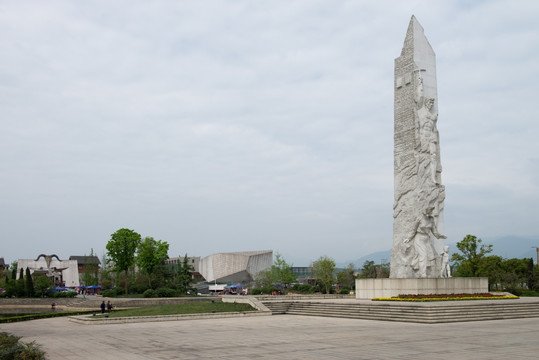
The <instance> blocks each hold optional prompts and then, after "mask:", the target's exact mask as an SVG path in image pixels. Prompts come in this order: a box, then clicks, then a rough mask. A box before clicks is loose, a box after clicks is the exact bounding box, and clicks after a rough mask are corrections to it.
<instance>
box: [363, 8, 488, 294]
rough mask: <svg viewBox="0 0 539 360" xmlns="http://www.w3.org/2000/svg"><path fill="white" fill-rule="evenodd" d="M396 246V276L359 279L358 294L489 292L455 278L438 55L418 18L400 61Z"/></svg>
mask: <svg viewBox="0 0 539 360" xmlns="http://www.w3.org/2000/svg"><path fill="white" fill-rule="evenodd" d="M394 86H395V100H394V170H395V172H394V191H395V202H394V205H393V247H392V250H391V268H390V278H388V279H387V278H386V279H358V280H356V297H357V298H360V299H369V298H373V297H392V296H398V295H402V294H455V293H486V292H488V279H487V278H451V271H450V268H449V265H448V261H449V248H448V247H447V246H444V243H443V239H445V238H446V237H445V235H443V210H444V199H445V187H444V186H443V185H442V178H441V173H442V165H441V161H440V136H439V134H438V128H437V122H438V94H437V84H436V55H435V54H434V51H433V49H432V47H431V46H430V44H429V42H428V40H427V38H426V37H425V34H424V31H423V27H422V26H421V25H420V24H419V22H418V21H417V19H416V18H415V17H414V16H412V19H411V20H410V25H409V26H408V31H407V33H406V38H405V40H404V46H403V48H402V52H401V55H400V56H399V57H398V58H396V59H395V82H394Z"/></svg>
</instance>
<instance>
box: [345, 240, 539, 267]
mask: <svg viewBox="0 0 539 360" xmlns="http://www.w3.org/2000/svg"><path fill="white" fill-rule="evenodd" d="M481 240H483V244H487V245H488V244H491V245H492V248H493V251H492V253H490V255H498V256H501V257H503V258H506V259H511V258H518V259H522V258H533V260H534V261H537V250H536V249H534V248H532V246H538V247H539V236H534V237H531V236H530V237H525V236H516V235H507V236H502V237H495V238H481ZM447 245H449V246H450V247H451V250H450V251H451V253H452V252H455V251H458V250H457V242H454V243H447ZM390 259H391V250H386V251H377V252H374V253H372V254H369V255H365V256H362V257H360V258H359V259H355V260H350V261H348V262H346V263H339V264H337V266H338V267H346V266H348V264H350V263H353V264H354V265H355V266H356V267H358V268H360V267H362V266H363V264H364V263H365V261H374V262H375V263H376V264H380V263H381V262H389V260H390Z"/></svg>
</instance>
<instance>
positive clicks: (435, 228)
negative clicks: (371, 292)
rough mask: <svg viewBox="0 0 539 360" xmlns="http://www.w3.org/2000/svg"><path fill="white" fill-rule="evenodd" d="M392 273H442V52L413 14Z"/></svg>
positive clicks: (402, 84) (397, 126)
mask: <svg viewBox="0 0 539 360" xmlns="http://www.w3.org/2000/svg"><path fill="white" fill-rule="evenodd" d="M394 87H395V100H394V101H395V102H394V192H395V202H394V205H393V211H394V212H393V218H394V221H393V248H392V251H391V275H390V277H392V278H427V277H428V278H432V277H441V276H442V275H441V249H442V247H443V240H442V239H443V238H445V236H444V235H442V232H443V209H444V198H445V188H444V186H443V185H442V180H441V172H442V167H441V163H440V140H439V134H438V130H437V126H436V125H437V121H438V94H437V85H436V55H435V54H434V51H433V49H432V47H431V46H430V44H429V42H428V40H427V38H426V37H425V34H424V31H423V27H422V26H421V25H420V24H419V22H418V21H417V19H416V18H415V16H412V19H411V20H410V24H409V26H408V31H407V33H406V38H405V40H404V46H403V48H402V52H401V55H400V56H399V57H398V58H396V59H395V84H394Z"/></svg>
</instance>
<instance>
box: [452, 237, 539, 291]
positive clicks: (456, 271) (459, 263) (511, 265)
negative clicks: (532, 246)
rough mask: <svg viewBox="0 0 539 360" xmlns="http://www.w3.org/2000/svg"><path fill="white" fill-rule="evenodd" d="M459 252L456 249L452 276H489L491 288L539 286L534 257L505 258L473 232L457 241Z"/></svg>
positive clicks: (510, 289) (530, 288)
mask: <svg viewBox="0 0 539 360" xmlns="http://www.w3.org/2000/svg"><path fill="white" fill-rule="evenodd" d="M457 249H458V250H459V251H460V253H453V255H452V256H451V261H452V262H453V265H452V270H453V276H457V277H477V276H482V277H488V279H489V286H490V287H491V289H496V290H502V289H504V290H508V291H511V292H517V293H518V292H519V291H520V290H522V289H529V290H539V265H534V263H533V259H531V258H524V259H515V258H513V259H504V258H502V257H501V256H497V255H488V254H490V253H491V252H492V251H493V247H492V245H488V244H484V243H483V240H481V239H479V238H477V237H476V236H474V235H466V236H465V237H464V239H462V241H460V242H458V243H457Z"/></svg>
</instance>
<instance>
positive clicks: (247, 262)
mask: <svg viewBox="0 0 539 360" xmlns="http://www.w3.org/2000/svg"><path fill="white" fill-rule="evenodd" d="M272 263H273V250H261V251H245V252H232V253H218V254H213V255H209V256H206V257H205V258H203V259H202V260H200V269H199V271H200V273H201V274H202V276H203V277H204V279H206V281H208V282H220V283H241V282H250V281H252V280H254V279H255V277H256V275H257V274H258V273H259V272H260V271H263V270H266V269H269V268H271V265H272Z"/></svg>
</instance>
